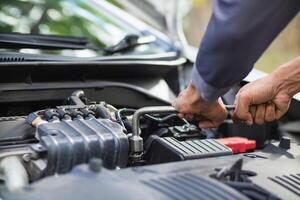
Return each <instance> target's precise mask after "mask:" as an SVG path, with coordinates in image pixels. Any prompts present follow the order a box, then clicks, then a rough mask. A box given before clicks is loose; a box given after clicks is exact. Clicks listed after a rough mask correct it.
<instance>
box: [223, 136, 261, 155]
mask: <svg viewBox="0 0 300 200" xmlns="http://www.w3.org/2000/svg"><path fill="white" fill-rule="evenodd" d="M217 141H218V142H220V143H221V144H223V145H225V146H227V147H229V148H230V149H231V150H232V152H233V154H238V153H245V152H248V151H252V150H255V149H256V141H255V140H248V139H247V138H244V137H228V138H220V139H217Z"/></svg>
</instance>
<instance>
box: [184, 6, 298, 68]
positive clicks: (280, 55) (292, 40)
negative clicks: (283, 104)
mask: <svg viewBox="0 0 300 200" xmlns="http://www.w3.org/2000/svg"><path fill="white" fill-rule="evenodd" d="M192 1H193V3H192V9H191V11H190V12H189V13H188V15H187V16H186V17H185V19H184V28H185V33H186V36H187V39H188V41H189V43H190V44H191V45H193V46H197V47H198V46H199V43H200V41H201V38H202V37H203V34H204V31H205V27H206V26H207V23H208V20H209V17H210V14H211V0H192ZM275 23H276V22H275ZM299 55H300V14H299V15H298V16H296V17H295V18H294V20H293V21H292V22H291V23H290V24H289V25H288V26H287V27H286V28H285V29H284V31H283V32H282V33H281V34H280V35H279V36H278V37H277V38H276V39H275V40H274V41H273V43H272V44H271V45H270V47H269V48H268V49H267V50H266V51H265V52H264V54H263V55H262V57H261V58H260V59H259V60H258V61H257V63H256V64H255V67H256V68H257V69H260V70H263V71H265V72H271V71H273V69H274V68H276V67H277V66H279V65H281V64H283V63H285V62H287V61H289V60H291V59H292V58H295V57H297V56H299Z"/></svg>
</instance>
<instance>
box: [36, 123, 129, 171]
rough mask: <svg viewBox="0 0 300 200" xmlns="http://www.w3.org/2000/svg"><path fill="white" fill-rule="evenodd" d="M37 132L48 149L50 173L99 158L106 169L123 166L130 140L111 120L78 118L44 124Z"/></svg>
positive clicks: (68, 169) (67, 169) (125, 161)
mask: <svg viewBox="0 0 300 200" xmlns="http://www.w3.org/2000/svg"><path fill="white" fill-rule="evenodd" d="M37 135H38V138H39V139H40V143H41V145H42V146H43V147H44V148H45V149H46V150H47V172H46V173H47V174H48V175H51V174H54V173H65V172H68V171H70V170H71V169H72V167H73V166H75V165H78V164H80V163H85V162H87V161H89V159H91V158H93V157H96V158H101V159H102V160H103V164H104V166H105V167H107V168H115V167H117V166H119V167H124V166H126V165H127V159H128V148H129V144H128V139H127V136H126V135H125V134H124V129H123V127H122V126H120V125H119V124H118V123H115V122H112V121H111V120H109V119H95V118H91V119H86V120H84V119H77V120H74V121H59V122H50V123H45V124H41V125H39V126H38V129H37Z"/></svg>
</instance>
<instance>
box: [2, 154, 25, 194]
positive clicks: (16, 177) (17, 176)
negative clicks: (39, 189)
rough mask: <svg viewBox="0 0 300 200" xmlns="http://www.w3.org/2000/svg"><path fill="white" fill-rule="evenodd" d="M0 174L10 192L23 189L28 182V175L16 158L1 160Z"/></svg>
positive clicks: (19, 160)
mask: <svg viewBox="0 0 300 200" xmlns="http://www.w3.org/2000/svg"><path fill="white" fill-rule="evenodd" d="M0 172H1V174H3V177H4V179H5V185H6V188H7V189H8V191H10V192H12V191H16V190H19V189H21V188H23V187H24V186H26V185H27V184H28V182H29V180H28V174H27V172H26V170H25V168H24V166H23V164H22V161H21V159H20V158H19V157H18V156H10V157H6V158H3V159H2V160H1V162H0Z"/></svg>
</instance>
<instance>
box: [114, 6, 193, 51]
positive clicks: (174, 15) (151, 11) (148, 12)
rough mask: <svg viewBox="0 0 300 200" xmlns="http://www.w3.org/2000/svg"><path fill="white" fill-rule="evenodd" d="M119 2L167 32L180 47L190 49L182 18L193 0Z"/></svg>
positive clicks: (137, 15)
mask: <svg viewBox="0 0 300 200" xmlns="http://www.w3.org/2000/svg"><path fill="white" fill-rule="evenodd" d="M119 2H120V3H121V4H122V5H123V6H124V8H125V9H127V10H128V11H130V13H132V14H133V15H135V16H136V17H138V18H140V19H142V20H144V21H145V22H147V23H148V24H150V25H152V26H154V27H155V28H158V29H159V30H160V31H162V32H164V33H165V34H167V35H168V36H169V37H170V38H172V40H173V41H174V42H176V43H177V44H176V45H178V47H180V49H182V50H183V51H186V50H187V49H188V48H186V47H187V46H188V44H187V41H186V38H185V35H184V32H183V27H182V18H183V16H184V15H185V14H186V13H187V12H188V11H189V10H190V8H191V1H185V0H165V1H160V0H122V1H119Z"/></svg>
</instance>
